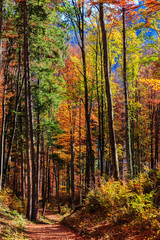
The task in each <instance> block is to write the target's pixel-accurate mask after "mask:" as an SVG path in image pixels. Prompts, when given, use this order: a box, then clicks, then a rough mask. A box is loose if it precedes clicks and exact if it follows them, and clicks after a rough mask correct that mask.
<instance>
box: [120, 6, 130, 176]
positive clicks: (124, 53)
mask: <svg viewBox="0 0 160 240" xmlns="http://www.w3.org/2000/svg"><path fill="white" fill-rule="evenodd" d="M125 11H126V10H125V8H124V7H123V9H122V12H123V81H124V94H125V111H126V157H127V163H128V173H129V175H130V177H131V178H132V177H133V166H132V151H131V128H130V117H129V107H128V82H127V60H126V16H125Z"/></svg>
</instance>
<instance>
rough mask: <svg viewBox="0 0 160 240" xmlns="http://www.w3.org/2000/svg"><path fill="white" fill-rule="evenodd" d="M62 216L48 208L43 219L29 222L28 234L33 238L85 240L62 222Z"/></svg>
mask: <svg viewBox="0 0 160 240" xmlns="http://www.w3.org/2000/svg"><path fill="white" fill-rule="evenodd" d="M60 219H61V216H60V215H59V214H57V213H54V212H53V211H50V210H46V211H45V217H44V218H43V219H42V221H40V222H38V223H36V224H34V223H29V224H27V226H26V228H27V230H26V236H27V238H29V239H31V240H40V239H42V240H45V239H47V240H52V239H62V240H70V239H75V240H83V239H87V238H83V237H81V236H80V235H78V234H77V233H76V232H74V231H73V230H71V228H69V227H67V226H66V225H64V224H63V223H60V222H59V221H60Z"/></svg>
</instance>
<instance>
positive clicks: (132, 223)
mask: <svg viewBox="0 0 160 240" xmlns="http://www.w3.org/2000/svg"><path fill="white" fill-rule="evenodd" d="M159 204H160V170H158V171H150V172H146V173H143V174H141V175H140V176H139V177H138V178H135V179H134V180H128V181H127V182H124V181H114V180H113V179H110V180H109V181H105V180H104V179H103V180H102V182H101V186H100V187H97V188H95V189H94V190H92V191H90V192H89V193H88V195H87V198H86V204H85V208H83V209H82V210H81V211H79V212H77V213H75V214H72V215H71V216H69V217H68V218H66V220H65V221H66V222H67V223H69V222H71V224H72V225H74V227H75V228H76V230H78V231H80V232H83V231H84V229H85V232H86V233H88V234H89V235H92V234H93V236H94V237H95V235H97V236H100V235H102V236H108V238H107V239H123V238H124V237H128V238H129V237H133V236H134V237H135V236H136V237H135V238H134V239H160V206H159ZM128 238H126V239H128ZM95 239H101V238H100V237H99V238H95ZM102 239H103V238H102Z"/></svg>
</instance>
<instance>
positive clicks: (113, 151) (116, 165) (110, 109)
mask: <svg viewBox="0 0 160 240" xmlns="http://www.w3.org/2000/svg"><path fill="white" fill-rule="evenodd" d="M99 6H100V16H99V18H100V24H101V32H102V42H103V58H104V59H103V60H104V75H105V87H106V95H107V103H108V123H109V135H110V145H111V154H112V164H113V176H114V178H115V179H119V162H118V155H117V146H116V139H115V130H114V117H113V103H112V94H111V86H110V79H109V66H108V44H107V36H106V30H105V23H104V11H103V3H100V4H99Z"/></svg>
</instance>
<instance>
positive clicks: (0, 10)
mask: <svg viewBox="0 0 160 240" xmlns="http://www.w3.org/2000/svg"><path fill="white" fill-rule="evenodd" d="M2 25H3V0H2V1H1V2H0V82H1V83H2V82H3V81H2ZM4 98H5V85H4V90H3V100H2V114H3V116H2V127H1V129H2V130H1V159H0V160H1V162H0V191H1V190H2V176H3V143H4V126H5V102H4Z"/></svg>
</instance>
